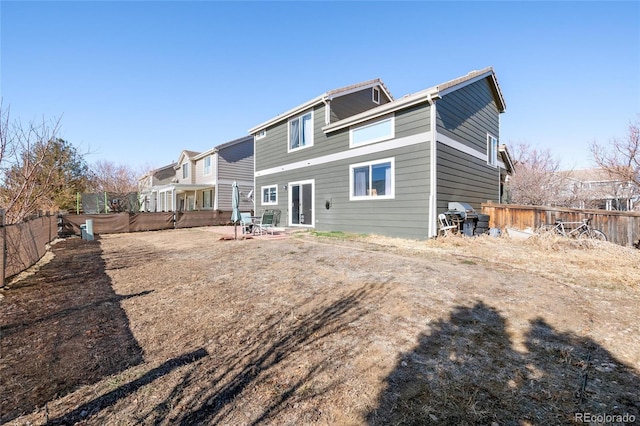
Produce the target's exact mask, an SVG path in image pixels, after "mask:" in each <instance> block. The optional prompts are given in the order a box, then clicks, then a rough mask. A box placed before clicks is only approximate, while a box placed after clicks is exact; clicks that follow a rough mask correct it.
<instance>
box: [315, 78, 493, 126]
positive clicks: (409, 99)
mask: <svg viewBox="0 0 640 426" xmlns="http://www.w3.org/2000/svg"><path fill="white" fill-rule="evenodd" d="M485 78H488V79H489V84H490V86H491V91H492V92H493V95H494V98H495V101H496V104H497V106H498V111H499V112H504V111H505V109H506V104H505V102H504V98H503V97H502V91H501V90H500V87H499V86H498V80H497V78H496V75H495V72H494V70H493V67H487V68H484V69H482V70H480V71H471V72H470V73H468V74H467V75H464V76H462V77H458V78H456V79H453V80H449V81H447V82H444V83H442V84H439V85H437V86H433V87H430V88H428V89H424V90H421V91H419V92H416V93H413V94H410V95H405V96H403V97H401V98H400V99H396V100H394V101H392V102H389V103H386V104H384V105H380V106H379V107H375V108H372V109H370V110H367V111H364V112H362V113H360V114H356V115H353V116H351V117H348V118H345V119H343V120H340V121H336V122H335V123H331V124H329V125H327V126H325V127H323V128H322V130H323V131H324V132H325V133H328V132H333V131H336V130H340V129H343V128H345V127H348V126H352V125H355V124H359V123H362V122H364V121H367V120H371V119H373V118H377V117H380V116H383V115H385V114H389V113H391V112H394V111H398V110H400V109H404V108H408V107H411V106H414V105H418V104H421V103H424V102H432V101H436V100H438V99H440V98H442V97H443V96H445V95H447V94H449V93H451V92H454V91H456V90H459V89H462V88H463V87H465V86H468V85H470V84H473V83H475V82H476V81H479V80H482V79H485Z"/></svg>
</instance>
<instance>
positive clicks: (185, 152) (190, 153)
mask: <svg viewBox="0 0 640 426" xmlns="http://www.w3.org/2000/svg"><path fill="white" fill-rule="evenodd" d="M198 154H200V153H199V152H196V151H189V150H186V149H184V150H182V152H181V153H180V156H179V157H178V161H177V163H176V165H175V166H174V169H178V168H180V166H181V165H182V163H184V160H185V158H186V159H187V160H191V159H193V157H195V156H196V155H198Z"/></svg>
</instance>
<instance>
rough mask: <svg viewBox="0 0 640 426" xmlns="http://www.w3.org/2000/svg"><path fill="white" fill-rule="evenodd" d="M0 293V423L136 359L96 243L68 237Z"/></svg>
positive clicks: (136, 350) (137, 349) (138, 357)
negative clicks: (48, 258) (31, 272)
mask: <svg viewBox="0 0 640 426" xmlns="http://www.w3.org/2000/svg"><path fill="white" fill-rule="evenodd" d="M52 252H53V254H54V256H55V257H54V258H53V260H51V261H50V262H49V263H47V264H45V265H43V266H42V267H41V268H40V270H39V271H38V273H37V274H34V275H31V276H28V277H26V278H24V279H22V280H20V281H18V282H16V283H15V284H13V285H10V286H9V287H8V288H7V289H5V290H4V291H3V295H4V299H3V300H2V302H1V303H0V339H1V340H0V345H1V349H2V354H1V355H2V366H1V367H0V373H1V374H0V376H1V380H2V386H1V388H2V392H1V394H0V423H3V422H6V421H10V420H12V419H14V418H16V417H18V416H19V415H21V414H23V413H26V412H30V411H32V410H34V409H35V408H36V407H38V406H43V405H44V404H45V403H46V402H47V401H50V400H52V399H54V398H57V397H60V396H62V395H65V394H67V393H69V392H71V391H72V390H73V389H75V388H77V387H78V386H80V385H85V384H90V383H95V382H96V381H98V380H100V379H101V378H102V377H104V376H107V375H111V374H114V373H117V372H120V371H122V370H124V369H126V368H128V367H130V366H133V365H137V364H139V363H141V362H142V361H143V359H142V350H141V348H140V347H139V345H138V343H137V341H136V340H135V338H134V337H133V335H132V333H131V331H130V329H129V320H128V319H127V316H126V314H125V311H124V310H123V309H122V308H121V306H120V301H121V300H123V299H127V298H131V297H138V296H143V295H144V294H146V293H147V292H144V293H140V294H130V295H117V294H115V292H114V291H113V289H112V287H111V280H110V278H109V277H108V275H107V274H106V273H105V264H104V261H103V260H102V258H101V253H102V250H101V247H100V242H99V241H83V240H81V239H79V238H70V239H67V240H64V241H61V242H59V243H57V244H55V245H54V246H53V247H52Z"/></svg>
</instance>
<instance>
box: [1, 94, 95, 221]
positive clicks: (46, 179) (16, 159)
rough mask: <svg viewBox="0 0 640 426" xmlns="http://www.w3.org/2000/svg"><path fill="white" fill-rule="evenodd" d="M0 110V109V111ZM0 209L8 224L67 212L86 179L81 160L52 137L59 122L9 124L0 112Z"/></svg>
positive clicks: (2, 111)
mask: <svg viewBox="0 0 640 426" xmlns="http://www.w3.org/2000/svg"><path fill="white" fill-rule="evenodd" d="M0 107H1V105H0ZM0 117H1V120H0V123H1V124H0V130H1V132H2V134H1V135H0V141H1V142H0V149H1V150H2V152H1V157H0V160H1V161H0V207H1V208H3V209H5V212H6V220H7V223H15V222H19V221H22V220H23V219H24V218H26V217H28V216H29V215H31V214H33V213H35V212H37V211H38V210H56V209H60V208H69V207H70V206H69V205H70V204H72V203H73V200H74V197H75V192H76V191H81V190H82V189H83V185H84V183H85V177H86V173H87V169H86V164H85V163H84V159H83V157H82V155H80V154H78V152H77V151H76V149H75V148H74V147H73V146H71V145H70V144H69V143H68V142H66V141H64V140H63V139H60V138H58V137H57V134H58V131H59V126H60V120H59V119H57V120H53V121H47V120H45V119H44V118H43V120H42V122H30V123H29V124H28V125H27V126H24V125H22V123H21V122H20V121H19V120H18V121H16V122H10V120H9V110H8V109H4V108H2V109H1V110H0Z"/></svg>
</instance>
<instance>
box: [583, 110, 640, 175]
mask: <svg viewBox="0 0 640 426" xmlns="http://www.w3.org/2000/svg"><path fill="white" fill-rule="evenodd" d="M591 154H592V155H593V159H594V161H595V163H596V164H597V165H598V167H599V168H602V169H604V170H606V171H607V172H608V173H609V175H610V176H611V178H612V179H615V180H617V181H619V182H624V183H629V184H632V185H634V186H635V188H640V116H639V117H638V118H637V119H636V121H635V122H630V123H629V127H628V134H627V136H626V138H624V139H617V138H615V139H612V140H611V142H610V143H609V144H608V145H600V144H598V143H597V142H595V141H594V142H593V143H592V144H591Z"/></svg>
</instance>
